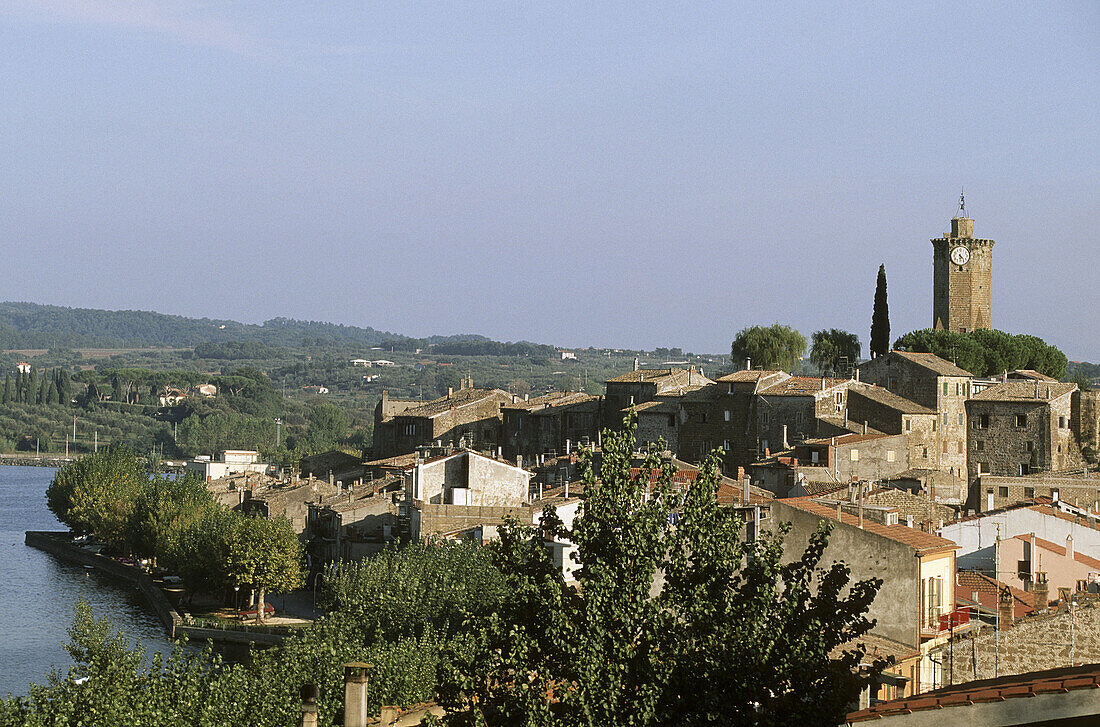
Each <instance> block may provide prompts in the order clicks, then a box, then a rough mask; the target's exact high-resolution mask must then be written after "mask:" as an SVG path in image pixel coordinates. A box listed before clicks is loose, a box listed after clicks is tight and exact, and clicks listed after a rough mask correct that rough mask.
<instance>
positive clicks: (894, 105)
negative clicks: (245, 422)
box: [0, 0, 1100, 361]
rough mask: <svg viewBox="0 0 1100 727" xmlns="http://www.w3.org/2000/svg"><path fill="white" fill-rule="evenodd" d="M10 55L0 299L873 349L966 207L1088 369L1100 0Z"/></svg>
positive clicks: (20, 48) (130, 16) (594, 340)
mask: <svg viewBox="0 0 1100 727" xmlns="http://www.w3.org/2000/svg"><path fill="white" fill-rule="evenodd" d="M910 5H912V6H914V7H907V6H910ZM0 47H3V48H4V49H5V50H4V53H3V60H2V61H0V128H2V130H3V131H2V133H0V155H2V158H3V160H4V168H5V172H6V174H5V175H4V178H5V182H6V183H5V184H4V185H3V188H2V189H0V300H26V301H32V302H38V303H48V304H55V305H66V306H74V307H91V308H106V309H112V310H115V309H142V310H155V311H159V312H163V313H172V314H179V315H186V316H207V317H212V318H230V319H234V320H240V321H245V322H257V323H258V322H262V321H264V320H267V319H269V318H274V317H278V316H285V317H291V318H299V319H308V320H324V321H331V322H335V323H344V324H348V325H360V326H372V327H375V328H379V329H384V330H390V331H394V332H399V333H404V334H407V335H412V336H423V335H430V334H451V333H480V334H483V335H486V336H490V337H492V338H494V339H498V340H521V339H525V340H532V341H538V342H546V343H554V344H558V345H563V346H573V347H582V346H598V347H622V348H653V347H656V346H668V347H672V346H679V347H681V348H683V349H684V350H685V351H694V352H710V353H721V352H726V351H728V350H729V345H730V341H731V339H732V338H733V337H734V335H735V334H736V333H737V332H738V331H739V330H741V329H742V328H745V327H747V326H751V325H756V324H765V325H766V324H771V323H775V322H779V323H784V324H787V325H791V326H793V327H795V328H797V329H799V330H800V331H802V332H803V334H805V335H806V336H807V337H809V334H810V333H812V332H813V331H816V330H820V329H823V328H841V329H845V330H849V331H852V332H855V333H856V334H857V335H858V336H859V337H860V339H861V341H863V343H864V349H863V353H864V355H866V354H867V349H866V342H867V339H868V334H869V329H870V323H871V308H872V301H873V297H874V288H875V279H876V274H877V271H878V267H879V265H880V264H884V265H885V266H886V271H887V277H888V280H889V304H890V322H891V331H892V334H893V336H894V337H896V336H898V335H900V334H902V333H904V332H906V331H909V330H912V329H915V328H926V327H929V326H930V325H931V309H932V292H931V291H932V245H931V244H930V242H929V239H930V238H932V237H938V236H940V235H941V234H942V233H943V232H944V231H946V230H947V229H948V225H949V220H950V218H951V217H952V216H954V214H955V212H956V209H957V202H958V197H959V193H960V190H962V189H964V188H965V192H966V203H967V204H966V208H967V211H968V212H969V214H970V216H971V217H973V218H974V220H975V236H976V237H984V238H992V239H994V240H996V241H997V245H996V247H995V248H994V252H993V324H994V326H995V327H997V328H1000V329H1002V330H1006V331H1009V332H1012V333H1030V334H1034V335H1038V336H1040V337H1042V338H1044V339H1045V340H1046V341H1047V342H1049V343H1052V344H1054V345H1057V346H1059V347H1060V348H1062V349H1063V350H1064V351H1065V352H1066V353H1067V355H1068V356H1069V357H1070V358H1071V359H1076V360H1091V361H1100V334H1098V329H1100V326H1098V325H1097V323H1098V318H1100V315H1098V311H1100V293H1098V288H1100V285H1098V270H1100V267H1098V265H1097V262H1098V258H1100V244H1098V234H1100V232H1098V231H1100V201H1098V200H1100V138H1098V137H1100V120H1098V119H1100V3H1096V2H1066V3H1057V4H1053V3H1051V4H1046V3H989V2H984V3H960V2H945V3H857V2H850V3H834V4H816V3H792V4H786V3H779V2H768V3H761V2H751V3H735V2H718V3H708V2H693V3H682V2H681V3H649V2H641V1H639V0H634V1H632V2H623V3H618V2H600V3H591V2H584V3H571V2H554V3H517V2H509V3H496V2H489V1H486V0H480V1H479V2H471V3H464V4H454V3H447V2H423V3H422V2H410V1H405V2H398V3H382V2H377V3H375V2H370V3H367V2H362V1H361V0H356V1H354V2H344V1H341V0H326V2H323V3H302V2H277V1H275V0H265V1H264V2H244V1H235V2H232V3H222V2H212V1H204V2H182V1H172V0H0Z"/></svg>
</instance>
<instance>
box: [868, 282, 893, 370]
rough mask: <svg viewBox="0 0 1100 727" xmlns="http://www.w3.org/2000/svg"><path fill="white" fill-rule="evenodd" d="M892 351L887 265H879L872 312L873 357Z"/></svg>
mask: <svg viewBox="0 0 1100 727" xmlns="http://www.w3.org/2000/svg"><path fill="white" fill-rule="evenodd" d="M889 351H890V307H889V306H888V305H887V303H886V266H885V265H879V266H878V285H876V286H875V308H874V311H873V312H872V313H871V358H875V357H877V356H884V355H886V354H887V353H889Z"/></svg>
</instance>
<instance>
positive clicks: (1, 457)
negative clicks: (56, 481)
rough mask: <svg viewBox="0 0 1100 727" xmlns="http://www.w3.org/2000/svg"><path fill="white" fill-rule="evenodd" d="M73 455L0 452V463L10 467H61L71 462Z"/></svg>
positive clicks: (73, 458)
mask: <svg viewBox="0 0 1100 727" xmlns="http://www.w3.org/2000/svg"><path fill="white" fill-rule="evenodd" d="M75 459H76V458H75V457H65V456H64V455H45V454H43V455H39V456H37V457H36V456H34V455H33V454H30V455H25V454H0V465H8V466H11V467H57V468H61V467H64V466H65V465H67V464H69V463H70V462H73V461H74V460H75Z"/></svg>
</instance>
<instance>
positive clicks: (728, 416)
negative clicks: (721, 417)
mask: <svg viewBox="0 0 1100 727" xmlns="http://www.w3.org/2000/svg"><path fill="white" fill-rule="evenodd" d="M729 420H730V410H729V409H726V421H727V422H728V421H729Z"/></svg>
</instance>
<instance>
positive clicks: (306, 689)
mask: <svg viewBox="0 0 1100 727" xmlns="http://www.w3.org/2000/svg"><path fill="white" fill-rule="evenodd" d="M298 693H299V694H301V696H302V721H301V727H317V697H318V695H319V691H318V689H317V685H316V684H303V685H302V688H301V689H300V690H299V692H298Z"/></svg>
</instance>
